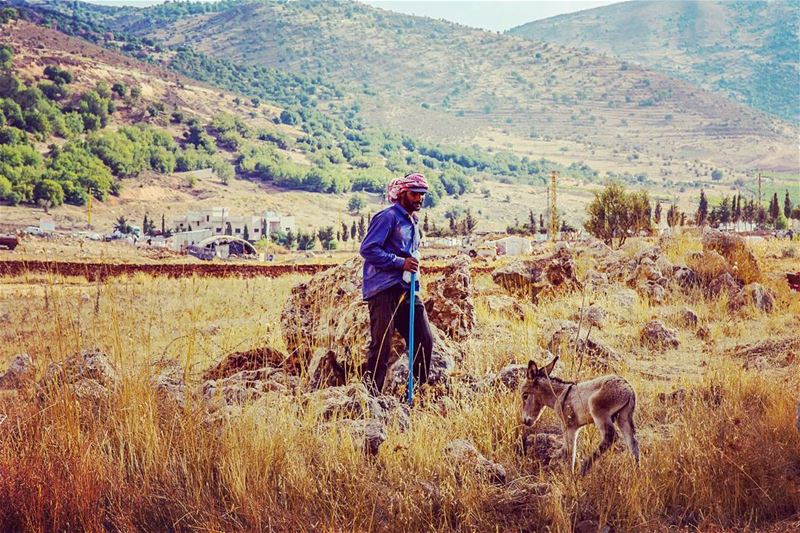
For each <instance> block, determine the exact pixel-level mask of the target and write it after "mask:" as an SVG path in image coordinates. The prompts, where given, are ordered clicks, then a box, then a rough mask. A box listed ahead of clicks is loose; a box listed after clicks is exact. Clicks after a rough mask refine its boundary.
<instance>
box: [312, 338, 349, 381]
mask: <svg viewBox="0 0 800 533" xmlns="http://www.w3.org/2000/svg"><path fill="white" fill-rule="evenodd" d="M307 374H308V389H309V390H317V389H319V388H322V387H336V386H340V385H344V384H345V383H346V382H347V373H346V371H345V369H344V367H342V366H341V365H340V364H339V362H338V361H337V359H336V352H334V351H333V350H330V349H327V348H317V349H316V350H314V355H312V356H311V361H310V362H309V363H308V369H307Z"/></svg>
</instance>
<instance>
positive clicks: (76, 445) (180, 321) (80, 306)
mask: <svg viewBox="0 0 800 533" xmlns="http://www.w3.org/2000/svg"><path fill="white" fill-rule="evenodd" d="M773 247H774V245H772V244H766V245H764V246H763V247H761V248H757V250H756V251H757V253H758V255H759V258H760V260H761V261H762V266H766V267H767V268H765V270H766V274H765V280H764V283H765V284H767V285H770V286H772V287H773V288H775V290H776V291H779V290H781V289H780V287H779V282H780V280H779V279H778V277H777V274H778V273H779V272H780V271H781V270H783V269H785V267H786V265H785V264H784V263H783V262H782V260H778V259H772V256H773V255H776V254H775V251H776V250H775V249H773ZM696 250H697V243H696V242H694V241H692V240H688V239H687V240H685V242H684V241H680V240H676V241H674V242H673V243H671V244H670V246H669V248H668V250H667V253H668V254H669V255H670V257H671V258H672V259H673V260H675V261H677V260H679V259H681V258H683V257H685V256H686V254H688V253H689V252H691V251H696ZM631 253H633V252H632V251H631ZM580 261H586V260H585V259H581V260H580ZM578 268H579V272H585V271H586V270H587V269H588V265H587V264H583V263H580V264H579V265H578ZM300 279H301V278H299V277H289V278H283V279H278V280H270V279H263V280H260V279H259V280H253V279H250V280H235V279H222V280H208V279H183V280H166V279H160V278H155V279H154V278H148V277H145V276H134V277H132V278H124V279H117V280H111V281H108V282H105V283H102V284H99V285H97V284H90V283H86V282H84V281H82V280H77V279H63V278H50V279H45V278H37V277H29V278H25V277H22V278H15V279H4V280H2V284H0V291H2V292H0V295H2V300H0V306H2V307H0V316H4V313H6V315H5V316H4V321H5V323H4V328H3V331H2V334H0V335H1V336H0V339H2V342H0V362H6V361H8V360H9V359H10V358H11V357H12V356H13V355H15V354H17V353H20V352H27V353H29V354H30V355H31V356H33V357H34V360H35V362H36V365H37V368H38V370H39V372H40V374H41V372H42V371H43V370H44V368H45V367H46V365H47V364H48V362H50V361H53V360H59V359H61V358H64V357H66V356H68V355H70V354H72V353H74V352H75V351H77V350H79V349H82V348H86V347H94V346H96V347H98V348H100V349H101V350H103V351H105V352H106V353H108V354H109V355H110V356H112V359H113V360H114V361H115V364H116V366H117V368H118V369H119V370H120V371H121V373H122V380H121V386H120V387H119V388H118V390H117V391H116V392H115V393H114V394H113V396H112V397H111V399H110V400H109V401H108V402H106V403H101V404H98V405H94V406H87V405H86V404H81V403H77V402H76V401H75V400H74V398H72V397H71V396H70V395H68V394H66V393H64V391H58V390H56V391H52V392H51V393H49V394H48V395H47V397H46V398H45V399H44V401H43V402H41V403H37V402H35V401H32V400H29V399H26V398H25V397H24V395H17V394H15V393H8V394H5V395H3V396H0V413H3V414H6V415H7V416H8V418H7V419H6V420H5V421H4V422H3V423H1V424H0V528H1V529H3V530H7V531H22V530H25V531H77V530H81V531H101V530H103V531H105V530H122V531H132V530H151V531H163V530H211V531H236V530H240V531H272V530H274V531H345V530H348V531H350V530H352V531H395V530H416V531H419V530H426V531H516V530H525V531H544V530H550V531H565V532H566V531H571V530H572V529H573V528H574V526H575V525H576V524H577V523H578V522H580V521H582V520H586V519H591V520H597V521H598V523H600V524H604V523H609V524H611V525H613V526H614V527H615V528H616V529H617V530H618V531H661V530H667V529H670V528H689V529H694V528H697V529H701V530H703V529H710V528H718V529H719V528H721V529H750V530H752V529H756V528H758V527H761V526H765V525H769V524H772V523H775V522H777V521H780V520H786V519H791V518H792V517H795V516H796V513H797V511H798V509H800V434H798V432H797V430H796V429H795V428H794V412H795V411H794V408H795V405H796V403H797V401H798V400H800V398H798V390H799V387H798V385H800V377H798V372H797V367H796V363H795V364H794V366H793V367H790V368H787V369H780V368H776V369H768V370H763V371H756V370H745V369H744V368H743V367H742V361H739V360H735V359H732V358H729V357H725V356H724V355H723V352H724V350H725V349H726V348H728V347H730V346H734V345H737V344H744V343H749V342H754V341H757V340H760V339H762V338H764V337H765V336H779V335H784V336H786V335H790V334H792V332H794V331H797V326H798V319H797V317H798V316H800V299H799V298H798V295H796V294H789V293H787V292H786V290H785V289H783V290H782V292H778V311H777V312H775V313H773V314H772V315H764V314H759V313H755V312H746V313H743V314H738V315H729V314H728V313H727V308H726V306H725V302H724V301H714V300H712V301H707V300H705V299H703V298H702V297H701V296H700V295H680V294H673V295H672V296H670V300H669V301H668V302H667V303H666V304H665V305H663V306H650V305H649V304H648V303H647V302H646V301H641V300H640V301H638V302H637V303H636V305H635V306H634V307H633V308H631V309H618V308H616V306H615V304H614V300H613V295H612V294H605V293H599V292H597V293H591V294H587V295H585V296H584V295H581V294H573V295H569V296H565V297H563V298H559V299H557V300H553V301H549V302H543V303H541V304H540V305H538V306H536V307H528V308H527V313H526V317H525V319H524V320H516V319H509V318H508V317H506V316H504V315H499V314H495V313H492V312H491V311H489V310H488V308H487V307H486V306H485V305H484V304H483V303H482V302H483V300H482V298H483V296H481V295H482V294H485V293H489V292H492V291H496V290H497V289H496V287H495V286H494V285H493V284H492V283H491V280H490V279H489V277H488V276H483V277H481V278H479V279H478V280H476V286H477V288H478V292H479V295H478V297H477V310H478V323H479V326H478V335H476V336H475V338H474V339H471V340H470V341H469V342H468V343H467V345H466V346H467V356H466V359H465V361H464V362H463V364H462V365H461V367H460V368H459V369H458V371H459V372H461V373H468V374H475V375H483V374H485V373H486V372H488V371H496V370H498V369H499V368H501V367H502V366H504V365H505V364H508V363H511V362H520V363H524V362H526V361H527V360H528V359H529V358H530V357H536V358H540V357H541V347H542V346H543V345H544V344H545V339H544V338H543V334H544V333H545V332H546V330H547V324H548V321H549V320H552V319H554V318H555V319H560V318H571V317H573V316H574V315H575V314H576V313H577V312H578V311H579V309H580V307H581V304H582V302H584V301H586V300H589V301H592V302H594V303H596V304H597V305H600V306H602V307H604V308H606V309H607V310H608V311H609V317H608V320H607V325H606V327H605V328H604V329H603V331H602V332H600V333H599V335H602V337H603V339H604V340H605V341H606V342H607V343H608V344H610V345H611V346H612V347H614V348H615V349H616V350H618V351H619V352H620V353H621V354H624V362H623V363H622V365H621V366H620V367H619V369H618V371H619V373H620V374H622V375H624V376H625V377H626V378H627V379H628V380H629V381H631V383H632V384H633V385H634V387H635V388H636V390H637V394H638V399H639V402H638V408H637V412H636V423H637V427H638V431H639V435H640V440H641V446H642V464H641V466H640V467H639V468H636V467H635V465H634V464H633V462H632V460H631V459H630V458H629V457H628V455H627V454H625V453H619V452H618V451H612V452H609V453H608V454H606V455H605V456H604V457H603V458H602V460H601V461H599V462H598V463H597V464H596V466H595V468H594V469H593V471H592V472H591V473H590V474H589V475H588V476H586V477H584V478H580V477H577V476H574V475H572V474H570V473H569V472H568V471H566V470H565V469H563V468H561V467H560V466H556V467H554V468H549V469H543V468H541V467H540V466H539V465H538V464H537V462H536V461H535V460H534V459H533V458H531V457H526V456H524V455H523V454H522V453H521V440H520V439H521V426H520V419H519V409H520V400H519V398H518V397H517V394H516V393H511V392H500V391H486V392H482V393H478V394H477V395H456V396H455V397H452V398H446V399H444V400H442V401H439V402H433V401H430V402H422V404H421V405H419V406H417V407H415V408H414V410H413V411H412V424H411V428H410V429H408V430H407V431H401V429H400V428H399V427H391V428H389V436H388V439H387V441H386V442H385V443H384V444H383V445H382V447H381V448H380V451H379V453H378V455H377V456H376V457H368V456H365V455H364V454H363V453H362V452H361V450H360V448H359V446H358V443H356V442H353V441H352V439H351V438H350V437H349V436H347V435H343V434H342V433H340V432H338V431H336V430H335V428H334V427H333V426H331V425H330V424H325V423H323V421H322V420H321V419H320V418H319V416H318V414H317V413H318V411H319V410H318V409H316V408H315V406H314V405H313V404H309V403H307V402H302V401H299V400H297V399H295V398H292V397H287V396H282V395H279V394H273V395H269V396H267V397H265V398H264V399H262V400H259V401H257V402H254V403H253V404H251V405H249V406H247V407H246V408H245V410H244V411H243V414H242V415H241V416H239V417H235V418H231V419H229V420H228V421H226V422H221V423H216V424H212V423H209V422H208V421H207V420H206V419H205V418H204V417H203V416H202V407H201V406H199V405H192V404H191V403H190V404H189V405H188V407H187V408H186V409H184V410H179V409H177V408H175V407H174V406H171V405H169V404H166V403H164V402H162V401H160V400H159V399H158V398H157V396H156V395H155V393H154V392H153V391H152V389H151V387H150V385H149V377H150V364H151V362H152V361H154V360H155V359H158V358H160V357H162V356H166V357H171V358H175V359H177V360H179V361H180V362H181V363H182V364H183V365H185V367H186V369H187V374H188V375H189V376H197V375H198V374H199V372H200V371H201V370H203V369H205V368H206V367H208V366H209V365H210V364H211V363H212V362H213V361H214V360H216V359H219V358H220V357H221V356H222V355H224V354H225V353H228V352H230V351H233V350H236V349H243V348H249V347H252V346H258V345H264V344H270V345H272V346H276V347H281V346H282V340H281V337H280V327H279V321H278V317H279V314H280V308H281V306H282V304H283V302H284V301H285V299H286V297H287V296H288V292H289V290H290V289H291V287H292V286H293V285H294V284H295V283H296V282H298V281H300ZM686 305H688V306H690V307H692V309H694V310H695V312H696V313H697V314H698V315H699V317H700V319H701V321H702V322H703V323H705V324H706V325H708V327H709V329H710V330H711V334H712V338H711V339H710V340H709V341H707V342H702V341H700V340H698V339H697V338H696V336H695V335H694V333H693V332H692V331H688V330H680V332H679V336H680V338H681V341H682V344H681V347H680V348H678V349H677V350H671V351H669V352H666V353H663V354H660V353H657V352H651V351H649V350H648V349H646V348H642V347H641V346H640V345H639V343H638V340H637V339H638V331H639V328H640V327H641V325H642V324H643V323H644V322H645V321H646V320H649V319H651V318H661V319H663V320H664V321H665V322H667V323H668V324H670V325H672V326H673V327H677V326H676V325H675V324H673V323H671V322H670V321H671V320H672V318H671V317H672V316H673V314H674V310H675V309H680V308H682V307H683V306H686ZM565 363H566V364H565V365H564V368H566V369H567V370H566V374H565V375H563V376H562V377H565V378H571V379H584V378H588V377H590V376H591V375H594V372H593V371H592V370H591V369H590V368H588V367H587V366H586V365H584V366H582V367H581V371H580V374H578V373H577V367H578V366H577V365H574V364H572V363H573V361H571V360H570V358H569V357H567V360H566V361H565ZM570 369H571V370H570ZM677 389H684V393H682V394H678V395H675V396H674V397H672V396H670V393H672V392H673V391H675V390H677ZM659 393H664V394H663V395H662V396H661V397H660V396H659ZM543 423H555V418H554V416H553V415H552V413H548V414H547V415H546V417H545V418H544V420H543ZM454 438H465V439H469V440H471V441H472V442H474V443H475V445H476V446H477V447H478V449H480V450H481V451H482V452H483V453H484V454H485V455H486V456H487V457H489V458H490V459H492V460H494V461H497V462H499V463H501V464H503V465H504V466H505V467H506V469H507V472H508V480H509V482H508V483H507V484H506V485H495V484H491V483H488V482H487V481H486V480H484V479H481V478H480V477H479V476H478V475H475V474H473V473H471V472H470V471H467V470H465V469H463V468H460V467H458V466H457V465H455V464H453V463H452V462H451V461H449V460H448V459H447V455H446V453H445V451H444V450H445V447H446V445H447V443H448V442H449V441H450V440H452V439H454ZM598 442H599V440H598V438H597V435H596V432H595V431H594V429H593V428H589V429H587V430H585V431H584V433H583V435H582V437H581V441H580V447H579V453H580V454H582V455H585V454H587V453H590V452H591V450H592V449H593V447H595V446H597V444H598ZM543 487H545V489H543ZM796 519H797V518H795V520H796Z"/></svg>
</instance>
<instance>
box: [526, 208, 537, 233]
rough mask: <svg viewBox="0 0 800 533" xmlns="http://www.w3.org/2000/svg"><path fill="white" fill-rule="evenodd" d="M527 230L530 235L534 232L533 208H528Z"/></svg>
mask: <svg viewBox="0 0 800 533" xmlns="http://www.w3.org/2000/svg"><path fill="white" fill-rule="evenodd" d="M528 231H529V232H530V234H531V235H533V234H535V233H536V215H534V214H533V209H528Z"/></svg>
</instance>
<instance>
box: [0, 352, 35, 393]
mask: <svg viewBox="0 0 800 533" xmlns="http://www.w3.org/2000/svg"><path fill="white" fill-rule="evenodd" d="M35 377H36V367H35V366H33V359H31V356H30V355H28V354H26V353H23V354H19V355H17V356H16V357H14V359H12V360H11V364H10V365H8V368H7V369H6V371H5V372H4V373H2V374H0V390H6V389H23V388H26V387H27V386H28V385H30V384H32V383H33V380H34V378H35Z"/></svg>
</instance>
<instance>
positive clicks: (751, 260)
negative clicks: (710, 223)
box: [703, 228, 761, 284]
mask: <svg viewBox="0 0 800 533" xmlns="http://www.w3.org/2000/svg"><path fill="white" fill-rule="evenodd" d="M703 250H704V251H708V250H713V251H715V252H718V253H719V254H720V255H722V256H723V257H724V258H725V259H726V260H727V262H728V264H729V265H730V268H731V271H732V274H733V276H734V277H735V278H736V279H737V280H739V281H740V282H742V283H744V284H749V283H753V282H756V281H760V280H761V269H760V268H759V266H758V261H757V260H756V257H755V256H754V255H753V252H751V251H750V249H749V248H748V247H747V244H746V243H745V240H744V239H743V238H742V237H741V236H739V235H736V234H735V233H723V232H721V231H717V230H714V229H711V228H706V230H705V231H704V232H703Z"/></svg>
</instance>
